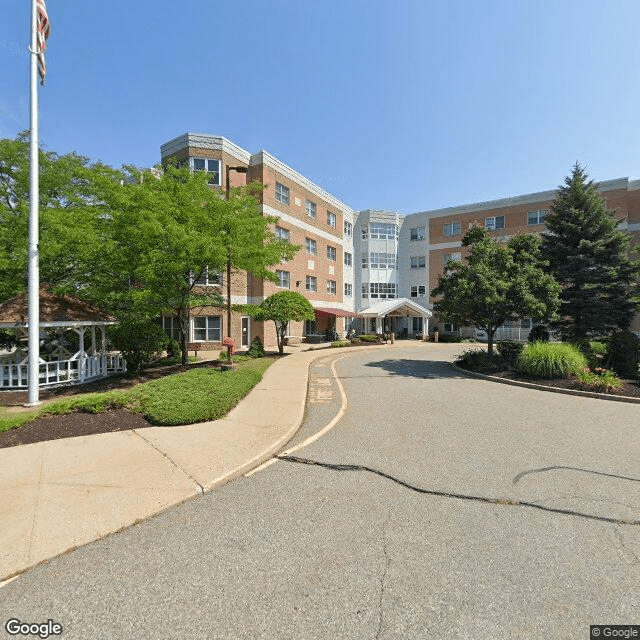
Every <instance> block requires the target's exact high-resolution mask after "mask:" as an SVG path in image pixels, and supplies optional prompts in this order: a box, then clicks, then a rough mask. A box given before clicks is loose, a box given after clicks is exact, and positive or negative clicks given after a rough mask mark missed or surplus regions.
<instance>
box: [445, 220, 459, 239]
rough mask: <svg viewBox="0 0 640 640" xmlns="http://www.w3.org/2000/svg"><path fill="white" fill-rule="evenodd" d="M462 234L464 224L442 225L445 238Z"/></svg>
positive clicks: (447, 223) (451, 223) (450, 223)
mask: <svg viewBox="0 0 640 640" xmlns="http://www.w3.org/2000/svg"><path fill="white" fill-rule="evenodd" d="M461 233H462V223H460V222H445V223H444V224H443V225H442V235H443V236H447V237H449V236H459V235H460V234H461Z"/></svg>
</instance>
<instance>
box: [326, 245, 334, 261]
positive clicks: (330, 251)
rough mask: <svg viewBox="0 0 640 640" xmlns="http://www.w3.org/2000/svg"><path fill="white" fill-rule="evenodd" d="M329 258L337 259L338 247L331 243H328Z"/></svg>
mask: <svg viewBox="0 0 640 640" xmlns="http://www.w3.org/2000/svg"><path fill="white" fill-rule="evenodd" d="M327 258H328V259H329V260H335V259H336V248H335V247H332V246H331V245H327Z"/></svg>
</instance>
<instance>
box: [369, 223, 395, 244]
mask: <svg viewBox="0 0 640 640" xmlns="http://www.w3.org/2000/svg"><path fill="white" fill-rule="evenodd" d="M367 238H371V239H373V240H376V239H377V240H387V239H388V240H397V239H398V225H397V224H388V223H383V222H372V223H370V224H368V225H366V224H365V225H363V227H362V239H363V240H367Z"/></svg>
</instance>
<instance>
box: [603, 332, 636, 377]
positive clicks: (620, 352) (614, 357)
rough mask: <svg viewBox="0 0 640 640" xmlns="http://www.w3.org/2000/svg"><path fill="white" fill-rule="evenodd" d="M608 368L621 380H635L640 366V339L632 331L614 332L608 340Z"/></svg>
mask: <svg viewBox="0 0 640 640" xmlns="http://www.w3.org/2000/svg"><path fill="white" fill-rule="evenodd" d="M609 366H610V367H611V368H612V369H613V370H614V371H615V372H616V373H617V374H618V375H619V376H620V377H622V378H631V379H633V380H635V379H636V378H637V377H638V375H639V373H638V367H639V366H640V338H638V336H636V334H635V333H633V332H632V331H616V332H615V333H613V334H612V335H611V338H610V339H609Z"/></svg>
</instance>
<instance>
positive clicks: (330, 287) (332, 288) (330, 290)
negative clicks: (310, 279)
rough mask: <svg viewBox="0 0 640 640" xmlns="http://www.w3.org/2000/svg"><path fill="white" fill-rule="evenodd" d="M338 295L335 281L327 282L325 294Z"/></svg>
mask: <svg viewBox="0 0 640 640" xmlns="http://www.w3.org/2000/svg"><path fill="white" fill-rule="evenodd" d="M337 293H338V284H337V282H336V281H335V280H327V294H328V295H330V296H335V295H337Z"/></svg>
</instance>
